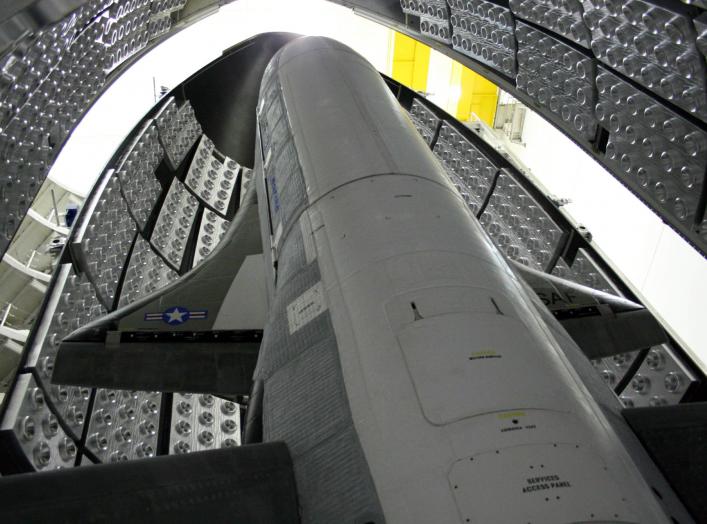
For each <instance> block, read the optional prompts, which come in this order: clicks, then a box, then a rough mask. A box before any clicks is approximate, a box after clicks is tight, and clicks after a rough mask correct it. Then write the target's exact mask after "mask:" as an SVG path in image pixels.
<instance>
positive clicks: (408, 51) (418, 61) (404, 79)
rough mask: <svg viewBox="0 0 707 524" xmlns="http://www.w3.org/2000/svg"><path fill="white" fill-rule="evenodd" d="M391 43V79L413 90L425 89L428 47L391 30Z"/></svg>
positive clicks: (428, 59)
mask: <svg viewBox="0 0 707 524" xmlns="http://www.w3.org/2000/svg"><path fill="white" fill-rule="evenodd" d="M391 45H392V48H393V49H392V51H393V52H392V56H393V61H392V71H391V76H392V77H393V79H394V80H397V81H398V82H400V83H401V84H403V85H405V86H407V87H409V88H410V89H412V90H414V91H426V90H427V76H428V74H429V67H430V51H431V50H430V48H429V47H427V46H426V45H425V44H422V43H420V42H418V41H417V40H414V39H412V38H410V37H409V36H405V35H404V34H402V33H398V32H393V37H392V43H391Z"/></svg>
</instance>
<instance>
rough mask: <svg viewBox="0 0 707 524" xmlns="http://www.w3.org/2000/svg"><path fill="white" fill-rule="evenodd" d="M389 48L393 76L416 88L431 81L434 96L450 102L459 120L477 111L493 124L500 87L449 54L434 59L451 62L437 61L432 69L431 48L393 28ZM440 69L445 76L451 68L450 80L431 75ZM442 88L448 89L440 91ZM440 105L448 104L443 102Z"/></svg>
mask: <svg viewBox="0 0 707 524" xmlns="http://www.w3.org/2000/svg"><path fill="white" fill-rule="evenodd" d="M390 51H391V52H390V55H391V57H392V60H391V71H389V74H390V76H392V77H393V79H394V80H397V81H398V82H400V83H401V84H403V85H405V86H407V87H409V88H410V89H412V90H414V91H422V92H426V91H427V87H428V85H430V86H433V87H432V88H431V89H430V90H431V91H435V92H434V93H431V95H432V97H433V98H434V99H436V100H438V101H440V102H441V101H443V100H447V101H449V102H451V105H450V104H446V107H447V109H448V110H449V111H450V112H451V113H453V115H454V117H455V118H457V119H458V120H460V121H462V122H465V121H467V120H469V119H472V118H474V115H476V116H478V118H479V119H481V120H483V121H484V122H486V123H487V124H488V125H490V126H492V125H493V121H494V117H495V115H496V105H497V104H498V87H497V86H496V85H495V84H494V83H493V82H491V81H489V80H486V79H485V78H484V77H482V76H481V75H479V74H477V73H475V72H474V71H472V70H471V69H469V68H468V67H465V66H463V65H462V64H460V63H459V62H456V61H454V60H452V59H451V58H448V57H446V56H442V57H436V60H435V61H436V62H439V60H440V59H441V60H445V61H446V60H448V61H449V65H448V66H446V67H440V64H439V63H436V67H434V68H432V69H430V53H431V49H430V48H429V47H428V46H426V45H424V44H422V43H420V42H418V41H416V40H414V39H412V38H410V37H408V36H405V35H403V34H401V33H397V32H393V36H392V38H391V50H390ZM441 71H445V76H446V72H449V81H448V82H443V81H442V82H440V79H439V78H433V77H431V75H438V74H440V72H441ZM442 89H444V90H445V91H446V92H444V93H440V92H437V91H440V90H442ZM441 105H442V106H445V104H444V103H441Z"/></svg>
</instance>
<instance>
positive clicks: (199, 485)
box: [0, 442, 299, 524]
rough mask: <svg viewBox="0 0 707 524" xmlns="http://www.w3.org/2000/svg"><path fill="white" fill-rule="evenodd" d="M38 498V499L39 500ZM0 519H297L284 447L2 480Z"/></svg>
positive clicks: (284, 523) (266, 522) (279, 523)
mask: <svg viewBox="0 0 707 524" xmlns="http://www.w3.org/2000/svg"><path fill="white" fill-rule="evenodd" d="M38 495H39V497H38ZM0 522H8V523H10V522H18V523H19V522H22V523H23V524H32V523H40V522H41V523H45V522H53V523H57V524H58V523H73V522H94V523H99V522H100V523H113V522H115V523H120V524H123V523H126V522H131V523H143V522H144V523H148V522H149V523H154V522H169V523H172V524H177V523H189V524H191V523H194V522H203V523H207V522H230V523H242V524H251V523H254V522H258V523H262V524H294V523H297V522H299V516H298V504H297V490H296V485H295V478H294V473H293V469H292V459H291V457H290V453H289V450H288V449H287V446H286V445H285V444H284V443H281V442H276V443H268V444H258V445H253V446H241V447H235V448H226V449H219V450H213V451H205V452H202V453H192V454H187V455H173V456H163V457H156V458H151V459H143V460H135V461H131V462H124V463H116V464H98V465H95V466H89V467H83V468H73V469H64V470H58V471H51V472H47V473H44V474H42V475H32V474H29V475H12V476H9V477H3V478H2V479H0Z"/></svg>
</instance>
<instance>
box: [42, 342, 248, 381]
mask: <svg viewBox="0 0 707 524" xmlns="http://www.w3.org/2000/svg"><path fill="white" fill-rule="evenodd" d="M109 337H110V334H109ZM259 349H260V342H242V341H240V342H233V341H231V342H227V341H224V342H220V341H219V342H216V341H211V340H184V341H159V340H155V341H140V342H118V343H116V344H111V343H110V341H108V342H107V343H106V342H99V341H85V342H82V341H65V342H63V343H62V345H61V349H60V351H59V353H58V355H57V359H56V363H55V366H54V375H53V382H54V383H55V384H67V385H73V386H88V387H103V388H109V389H127V390H136V391H163V392H165V391H166V392H180V391H189V392H192V393H211V394H214V395H247V394H248V393H249V392H250V389H251V387H252V385H253V380H252V377H253V372H254V370H255V364H256V362H257V360H258V351H259Z"/></svg>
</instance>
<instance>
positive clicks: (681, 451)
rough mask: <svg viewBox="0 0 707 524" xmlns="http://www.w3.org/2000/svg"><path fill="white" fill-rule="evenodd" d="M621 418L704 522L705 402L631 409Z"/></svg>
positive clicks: (706, 508)
mask: <svg viewBox="0 0 707 524" xmlns="http://www.w3.org/2000/svg"><path fill="white" fill-rule="evenodd" d="M623 415H624V418H625V419H626V421H627V422H628V424H629V426H631V429H633V431H634V433H636V435H637V436H638V438H639V440H640V441H641V442H642V443H643V445H644V446H645V448H646V450H647V451H648V454H649V455H650V456H651V458H653V460H654V461H655V463H656V465H657V466H658V468H660V470H661V471H662V472H663V475H665V478H666V479H667V480H668V482H670V485H671V486H672V488H673V489H674V490H675V492H676V493H677V495H678V497H680V499H681V500H682V502H683V503H684V504H685V506H686V507H687V509H688V511H689V512H690V513H691V514H692V516H693V518H694V519H695V520H696V521H697V522H707V497H705V486H706V483H707V402H695V403H691V404H678V405H675V406H659V407H652V408H633V409H625V410H624V411H623Z"/></svg>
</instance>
